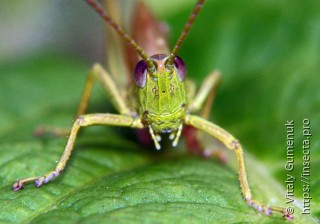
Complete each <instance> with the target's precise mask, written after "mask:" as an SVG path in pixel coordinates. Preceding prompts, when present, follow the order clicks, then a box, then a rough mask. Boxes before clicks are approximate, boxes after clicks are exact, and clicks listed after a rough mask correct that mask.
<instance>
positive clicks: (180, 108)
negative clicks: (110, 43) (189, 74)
mask: <svg viewBox="0 0 320 224" xmlns="http://www.w3.org/2000/svg"><path fill="white" fill-rule="evenodd" d="M168 57H169V56H167V55H164V54H156V55H153V56H152V57H150V59H151V60H152V62H153V63H154V65H155V68H156V69H155V71H154V72H151V71H150V69H148V65H147V63H146V62H145V60H141V61H139V62H138V63H137V65H136V68H135V71H134V78H135V82H136V85H137V87H138V88H137V98H138V104H139V114H140V117H142V119H143V122H144V123H147V124H148V125H149V127H150V128H152V130H153V131H154V132H155V133H171V132H175V131H177V130H178V128H179V127H180V126H181V123H182V120H183V118H184V115H185V112H186V109H185V108H186V103H187V102H186V101H187V98H186V91H185V83H184V79H185V76H186V67H185V64H184V62H183V61H182V59H181V58H180V57H178V56H176V57H175V58H174V61H173V65H169V64H168V62H167V59H168ZM150 93H151V94H150Z"/></svg>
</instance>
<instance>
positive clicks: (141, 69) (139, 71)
mask: <svg viewBox="0 0 320 224" xmlns="http://www.w3.org/2000/svg"><path fill="white" fill-rule="evenodd" d="M147 71H148V65H147V63H146V62H145V61H144V60H141V61H139V62H138V63H137V65H136V67H135V69H134V80H135V81H136V84H137V86H138V87H140V88H143V87H144V86H145V84H146V80H147Z"/></svg>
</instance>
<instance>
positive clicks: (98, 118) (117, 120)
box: [12, 114, 143, 191]
mask: <svg viewBox="0 0 320 224" xmlns="http://www.w3.org/2000/svg"><path fill="white" fill-rule="evenodd" d="M91 125H112V126H126V127H132V128H143V124H142V123H141V120H140V118H133V117H131V116H126V115H116V114H86V115H82V116H79V117H78V119H77V120H76V121H75V122H74V124H73V126H72V128H71V132H70V136H69V139H68V142H67V145H66V147H65V150H64V152H63V155H62V156H61V158H60V160H59V162H58V164H57V166H56V168H55V170H53V171H50V172H48V173H46V174H45V175H43V176H40V177H28V178H24V179H20V180H18V181H17V182H16V183H15V184H14V185H13V186H12V189H13V190H14V191H17V190H20V189H22V188H23V185H24V184H26V183H28V182H31V181H35V185H36V187H39V186H41V185H42V184H45V183H47V182H49V181H50V180H51V179H53V178H54V177H56V176H59V175H60V173H61V172H62V171H63V170H64V169H65V167H66V165H67V162H68V160H69V158H70V156H71V153H72V150H73V146H74V142H75V140H76V138H77V134H78V131H79V129H80V127H84V126H91Z"/></svg>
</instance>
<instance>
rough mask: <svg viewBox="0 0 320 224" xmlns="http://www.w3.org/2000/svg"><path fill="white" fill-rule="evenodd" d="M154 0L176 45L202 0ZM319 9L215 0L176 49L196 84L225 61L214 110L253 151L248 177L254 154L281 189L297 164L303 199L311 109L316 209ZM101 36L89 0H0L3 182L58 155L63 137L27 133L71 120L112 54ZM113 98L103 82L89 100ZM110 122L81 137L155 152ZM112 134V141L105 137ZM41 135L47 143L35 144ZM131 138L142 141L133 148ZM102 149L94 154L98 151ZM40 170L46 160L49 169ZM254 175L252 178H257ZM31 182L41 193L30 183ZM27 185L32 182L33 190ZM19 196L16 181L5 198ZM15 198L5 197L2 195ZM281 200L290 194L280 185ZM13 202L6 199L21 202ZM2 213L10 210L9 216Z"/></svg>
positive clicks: (101, 103) (140, 158)
mask: <svg viewBox="0 0 320 224" xmlns="http://www.w3.org/2000/svg"><path fill="white" fill-rule="evenodd" d="M121 2H122V3H123V5H124V6H125V8H126V10H127V11H130V7H131V4H132V1H130V5H128V1H121ZM147 2H148V4H149V5H150V6H151V8H152V9H153V11H154V12H155V14H156V15H157V16H158V17H159V18H160V19H161V20H164V21H166V22H167V23H168V24H169V26H170V31H171V34H170V43H171V46H172V45H173V44H174V43H175V41H176V39H177V38H178V36H179V34H180V31H181V29H182V27H183V25H184V23H185V21H186V18H187V17H188V15H189V13H190V10H191V8H192V6H193V4H194V1H191V0H188V1H182V0H180V1H175V2H174V6H173V3H172V1H167V0H163V1H152V0H150V1H147ZM319 9H320V2H319V1H311V0H310V1H289V0H283V1H269V0H268V1H267V0H258V1H248V0H240V1H236V0H227V1H213V0H208V1H207V2H206V4H205V6H204V8H203V10H202V11H201V13H200V15H199V17H198V19H197V21H196V23H195V24H194V27H193V28H192V30H191V32H190V35H189V36H188V37H187V40H186V42H185V43H184V45H183V47H182V49H181V51H180V53H179V55H180V56H181V57H182V58H184V60H185V62H186V64H187V66H188V67H187V68H188V76H189V77H190V78H191V79H193V80H195V81H196V82H197V84H198V85H200V84H201V81H202V80H203V79H204V78H205V76H206V75H207V74H208V73H209V72H210V71H212V70H213V69H219V70H220V71H221V73H222V76H223V82H222V84H221V86H220V88H219V91H218V94H217V98H216V101H215V103H214V106H213V108H212V116H211V120H212V121H214V122H215V123H217V124H218V125H220V126H222V127H224V128H225V129H226V130H228V131H230V132H231V133H232V134H233V135H235V136H236V137H237V138H238V139H240V141H241V142H242V144H243V146H244V148H245V150H246V151H247V152H248V158H249V160H252V161H254V162H250V161H249V164H248V173H249V177H250V172H253V173H254V170H255V169H258V168H257V167H254V165H252V164H258V165H259V169H260V168H261V169H262V170H263V172H266V173H268V174H269V175H270V176H271V178H273V180H275V181H276V182H277V183H278V184H279V186H282V190H280V191H282V192H283V189H285V187H286V184H285V178H286V175H287V174H292V175H295V177H296V182H295V196H296V198H297V199H301V197H302V183H301V181H300V178H299V177H300V174H301V171H302V150H301V147H302V140H303V139H304V138H305V137H304V136H303V135H302V120H303V119H304V118H307V119H309V120H310V128H311V129H310V130H311V133H312V137H311V140H310V142H311V148H310V154H311V182H310V184H311V195H312V197H313V198H312V204H311V212H312V214H313V216H314V217H320V210H319V203H320V202H319V201H320V200H319V195H320V190H319V189H320V186H319V182H320V178H319V176H318V175H317V173H316V170H318V169H319V168H320V165H319V162H320V152H319V150H320V135H319V131H318V130H319V126H320V116H319V113H318V111H319V109H320V104H319V102H320V90H319V83H320V78H319V75H320V10H319ZM104 39H105V31H104V25H103V23H102V22H101V19H100V18H99V17H98V16H97V15H96V14H95V13H94V12H93V10H92V9H90V8H89V7H88V6H87V5H86V3H85V2H83V1H76V0H69V1H62V0H56V1H48V0H44V1H35V0H29V1H1V2H0V40H1V41H0V107H1V108H0V141H1V143H0V148H1V150H0V153H1V154H0V165H1V170H2V174H1V176H0V178H1V179H0V181H1V182H0V183H1V186H2V188H3V189H2V192H4V191H8V189H9V186H10V184H11V183H12V182H14V181H15V180H16V178H19V177H22V176H23V175H30V174H29V173H30V172H34V175H39V173H38V172H39V171H38V172H36V171H37V168H38V166H39V167H42V166H41V164H42V163H45V164H48V165H47V166H48V167H49V168H48V169H50V167H52V163H53V161H55V160H57V158H59V156H60V154H61V151H62V148H63V146H64V142H65V140H64V139H62V140H48V141H47V140H37V139H34V138H32V136H31V134H32V132H33V131H34V129H35V128H36V127H37V126H38V125H41V124H47V125H53V126H63V127H69V125H70V124H71V120H72V119H73V115H74V113H75V111H76V108H77V105H78V101H79V98H80V94H81V91H82V89H83V86H84V83H85V78H86V74H87V71H88V70H89V69H90V67H91V66H92V64H93V63H94V62H100V63H102V64H104V62H105V60H106V58H105V47H107V46H108V45H107V44H106V43H105V41H104ZM106 104H107V105H109V103H108V99H106V98H105V94H104V93H103V91H102V90H101V89H100V88H99V87H97V88H96V90H95V94H94V97H93V100H92V103H91V109H90V111H91V112H97V111H98V112H101V111H106V110H108V111H109V109H108V108H109V107H108V106H105V105H106ZM287 120H294V123H295V131H294V133H295V157H294V164H295V169H294V171H293V172H288V171H286V170H285V169H284V165H285V163H286V159H287V157H286V128H285V123H286V121H287ZM109 129H111V130H105V129H93V131H92V132H90V131H89V132H88V135H87V137H86V136H85V133H84V134H83V135H82V136H81V138H80V145H81V142H83V144H82V145H81V147H82V148H84V147H85V146H86V144H89V143H90V144H91V145H94V144H95V142H96V144H97V145H99V144H100V145H107V146H110V145H111V146H112V147H114V148H117V147H118V148H121V149H124V152H126V153H129V155H131V154H130V153H133V154H134V156H135V157H134V158H136V160H134V159H133V160H134V161H135V162H133V164H138V165H139V164H148V163H149V162H150V159H149V157H147V158H146V157H145V156H144V155H142V154H141V152H136V151H135V149H136V148H139V146H137V145H136V143H135V142H132V141H131V140H125V139H126V138H125V137H121V144H120V143H119V140H117V137H118V136H119V134H120V135H121V133H122V129H119V128H109ZM99 133H102V134H100V135H99ZM106 133H107V135H108V137H109V138H108V139H107V140H105V139H104V136H103V135H106ZM110 136H114V138H111V137H110ZM39 142H40V143H39ZM52 142H53V143H52ZM88 142H89V143H88ZM38 143H39V144H40V145H41V147H40V146H37V144H38ZM90 144H89V145H90ZM34 145H36V146H34ZM119 145H120V146H119ZM39 147H40V148H41V150H40V149H39ZM42 147H43V149H42ZM50 147H52V148H53V149H50ZM61 147H62V148H61ZM46 148H49V150H48V151H47V150H45V149H46ZM102 148H103V147H102ZM131 148H134V149H132V150H133V152H132V151H130V150H131ZM33 150H35V151H33ZM42 150H45V151H42ZM102 150H103V149H102ZM127 151H128V152H127ZM150 151H151V150H150ZM50 152H51V153H52V156H47V154H46V153H50ZM124 152H122V154H119V155H118V154H116V153H115V155H116V158H118V157H119V158H122V157H123V156H124V157H125V155H124V154H125V153H124ZM94 153H96V154H94ZM99 153H101V152H100V151H99V150H98V151H97V152H93V154H90V153H89V154H90V155H93V157H94V156H96V157H97V155H99ZM142 153H145V152H144V151H143V152H142ZM249 153H250V154H249ZM40 154H41V155H40ZM89 154H88V155H89ZM147 154H148V153H147ZM117 156H118V157H117ZM34 157H38V158H39V157H40V159H38V160H34V161H35V162H32V163H31V164H36V167H32V166H31V164H29V165H30V166H31V167H29V165H23V164H24V163H28V161H30V159H31V158H34ZM74 157H75V156H74ZM89 157H90V156H89ZM96 157H95V158H94V159H93V160H92V161H93V163H95V162H97V161H96V159H97V158H96ZM98 157H99V156H98ZM128 157H129V158H126V159H123V160H121V159H119V161H122V162H123V167H124V168H125V169H128V167H130V165H132V164H131V162H132V161H131V160H132V159H130V156H128ZM44 158H45V159H44ZM50 158H52V159H50ZM73 160H77V158H73ZM32 161H33V160H32ZM116 161H118V159H117V160H116ZM119 161H118V162H119ZM84 164H86V162H84ZM128 164H129V165H128ZM127 165H128V166H127ZM110 166H111V167H112V165H110ZM35 169H36V170H35ZM117 169H118V168H115V170H117ZM119 169H120V168H119ZM121 169H122V168H121ZM121 169H120V170H121ZM42 170H43V171H46V168H43V169H42ZM93 170H94V169H93ZM23 172H24V173H23ZM94 172H95V171H94ZM101 172H103V169H102V170H101ZM21 173H22V174H21ZM70 173H71V172H70ZM254 175H255V174H252V176H253V177H252V179H255V178H256V177H255V176H254ZM62 178H63V177H62ZM93 178H94V177H93ZM60 179H61V178H60ZM60 179H59V180H60ZM249 180H250V179H249ZM262 180H264V179H263V178H262ZM57 182H58V180H57ZM80 182H81V181H80ZM58 183H59V182H58ZM263 184H265V183H260V185H263ZM48 186H51V185H48ZM48 186H46V187H48ZM52 186H56V185H53V184H52ZM50 189H51V190H52V189H53V188H50ZM32 190H34V189H32ZM36 190H38V189H36ZM269 190H270V189H269ZM28 191H29V192H33V191H31V188H28ZM28 191H24V192H26V193H25V194H26V195H27V194H28ZM270 191H271V190H270ZM35 192H36V191H35ZM4 194H6V193H4ZM32 194H33V193H32ZM34 194H36V193H34ZM56 194H58V195H59V193H56ZM15 197H16V196H15V195H14V194H12V195H11V192H10V196H8V198H9V199H10V200H11V199H13V198H15ZM21 197H22V196H21ZM9 199H6V197H4V196H3V197H2V198H1V200H2V202H4V203H6V202H7V200H9ZM22 200H23V199H22ZM282 200H283V201H282V203H283V202H284V201H285V198H284V196H283V198H282ZM52 203H54V201H53V202H52ZM6 205H7V207H6V208H7V209H8V210H10V209H12V208H13V207H14V206H16V205H15V204H14V205H10V204H6ZM10 206H13V207H10ZM30 206H31V205H30ZM31 208H32V206H31ZM4 211H5V210H4ZM18 214H19V215H20V216H19V215H18V217H20V219H19V218H18V219H16V221H17V220H18V221H19V220H20V221H21V220H29V221H30V220H32V217H35V215H34V214H32V215H30V216H28V214H27V212H26V214H27V215H26V216H23V215H21V213H18ZM24 215H25V214H24ZM9 216H10V215H9ZM306 216H307V215H306ZM25 217H27V218H26V219H25ZM3 220H6V221H8V220H14V219H12V216H10V217H9V218H7V217H6V218H3Z"/></svg>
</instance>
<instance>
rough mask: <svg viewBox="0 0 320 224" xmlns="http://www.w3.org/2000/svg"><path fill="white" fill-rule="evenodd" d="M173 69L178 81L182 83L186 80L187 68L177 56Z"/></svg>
mask: <svg viewBox="0 0 320 224" xmlns="http://www.w3.org/2000/svg"><path fill="white" fill-rule="evenodd" d="M174 67H175V68H176V70H177V75H178V79H179V80H180V81H183V80H184V79H185V78H186V73H187V68H186V65H185V64H184V62H183V60H182V59H181V58H180V57H179V56H176V57H175V58H174Z"/></svg>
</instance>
